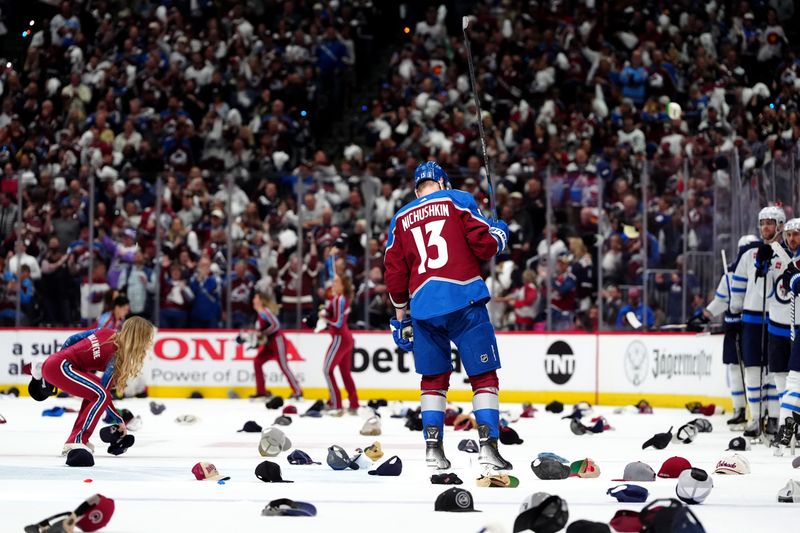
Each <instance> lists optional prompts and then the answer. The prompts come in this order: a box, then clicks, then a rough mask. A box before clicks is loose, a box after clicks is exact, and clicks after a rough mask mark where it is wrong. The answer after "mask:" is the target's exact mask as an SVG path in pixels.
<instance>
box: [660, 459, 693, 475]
mask: <svg viewBox="0 0 800 533" xmlns="http://www.w3.org/2000/svg"><path fill="white" fill-rule="evenodd" d="M691 468H692V465H691V464H690V463H689V461H687V460H686V459H684V458H683V457H670V458H669V459H667V460H666V461H664V464H663V465H661V468H660V469H659V470H658V477H663V478H669V479H676V478H677V477H678V476H680V475H681V472H683V471H684V470H691Z"/></svg>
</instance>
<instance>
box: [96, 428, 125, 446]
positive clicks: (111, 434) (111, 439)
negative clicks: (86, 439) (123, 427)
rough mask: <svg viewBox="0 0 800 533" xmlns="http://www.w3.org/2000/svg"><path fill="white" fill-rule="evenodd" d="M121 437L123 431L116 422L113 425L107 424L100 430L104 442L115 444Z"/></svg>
mask: <svg viewBox="0 0 800 533" xmlns="http://www.w3.org/2000/svg"><path fill="white" fill-rule="evenodd" d="M121 438H122V432H121V431H120V430H119V426H118V425H117V424H114V425H113V426H106V427H104V428H102V429H101V430H100V440H101V441H103V442H107V443H109V444H115V443H116V442H117V441H118V440H119V439H121Z"/></svg>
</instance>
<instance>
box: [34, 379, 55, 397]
mask: <svg viewBox="0 0 800 533" xmlns="http://www.w3.org/2000/svg"><path fill="white" fill-rule="evenodd" d="M54 392H55V387H53V386H52V385H50V384H49V383H48V382H46V381H45V380H44V379H36V378H31V382H30V383H28V394H30V396H31V398H33V399H34V400H36V401H37V402H43V401H44V400H46V399H48V398H49V397H50V396H52V395H53V393H54Z"/></svg>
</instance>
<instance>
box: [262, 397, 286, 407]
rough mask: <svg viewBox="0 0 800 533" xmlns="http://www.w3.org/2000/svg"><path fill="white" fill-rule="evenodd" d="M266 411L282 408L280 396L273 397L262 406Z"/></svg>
mask: <svg viewBox="0 0 800 533" xmlns="http://www.w3.org/2000/svg"><path fill="white" fill-rule="evenodd" d="M264 405H265V406H266V408H267V409H278V408H279V407H283V398H281V397H280V396H273V397H272V398H270V399H269V400H267V403H266V404H264Z"/></svg>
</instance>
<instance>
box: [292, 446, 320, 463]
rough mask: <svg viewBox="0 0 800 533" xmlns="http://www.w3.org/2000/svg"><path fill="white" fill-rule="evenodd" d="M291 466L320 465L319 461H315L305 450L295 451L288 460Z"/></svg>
mask: <svg viewBox="0 0 800 533" xmlns="http://www.w3.org/2000/svg"><path fill="white" fill-rule="evenodd" d="M286 460H287V461H289V464H293V465H320V464H322V463H320V462H319V461H315V460H314V459H312V458H311V456H310V455H308V454H307V453H306V452H304V451H303V450H295V451H293V452H292V453H290V454H289V456H288V457H287V458H286Z"/></svg>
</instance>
